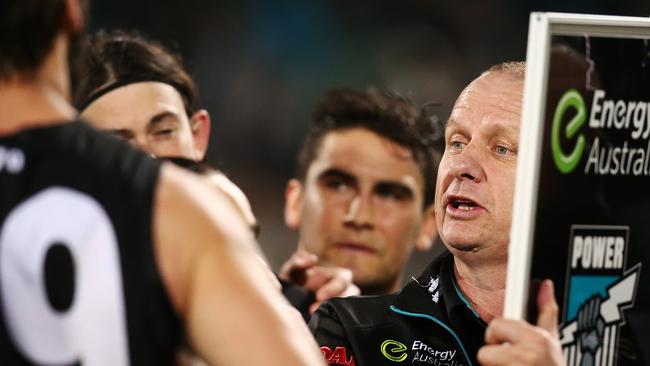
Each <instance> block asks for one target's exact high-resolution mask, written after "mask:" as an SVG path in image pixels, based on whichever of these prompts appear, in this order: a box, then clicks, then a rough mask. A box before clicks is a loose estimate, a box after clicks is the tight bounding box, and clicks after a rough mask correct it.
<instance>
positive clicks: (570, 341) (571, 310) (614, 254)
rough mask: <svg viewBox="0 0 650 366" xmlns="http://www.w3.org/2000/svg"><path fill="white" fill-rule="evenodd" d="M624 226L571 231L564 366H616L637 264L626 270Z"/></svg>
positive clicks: (563, 328)
mask: <svg viewBox="0 0 650 366" xmlns="http://www.w3.org/2000/svg"><path fill="white" fill-rule="evenodd" d="M628 237H629V227H627V226H586V225H573V226H571V235H570V243H569V257H568V265H567V267H568V268H567V276H566V279H567V282H566V286H565V289H566V290H565V291H566V292H565V295H564V299H565V300H564V308H563V324H562V326H561V330H560V343H561V344H562V348H563V350H564V356H565V359H566V362H567V365H568V366H595V365H601V366H615V365H616V362H617V357H616V354H617V351H618V335H619V330H620V328H621V327H622V326H623V325H624V324H625V310H626V309H629V308H631V307H633V306H634V299H635V297H636V289H637V285H638V282H639V276H640V274H641V263H636V264H634V265H632V266H630V268H628V267H627V266H626V258H627V249H628Z"/></svg>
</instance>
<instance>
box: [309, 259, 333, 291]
mask: <svg viewBox="0 0 650 366" xmlns="http://www.w3.org/2000/svg"><path fill="white" fill-rule="evenodd" d="M304 273H305V280H304V281H303V283H302V286H303V287H304V288H306V289H307V290H310V291H312V292H314V293H315V292H318V290H319V289H320V288H321V287H323V285H325V284H326V283H327V282H328V281H330V279H331V274H330V273H329V272H328V271H327V270H326V268H324V267H320V266H314V267H311V268H308V269H307V270H305V272H304Z"/></svg>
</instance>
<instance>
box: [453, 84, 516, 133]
mask: <svg viewBox="0 0 650 366" xmlns="http://www.w3.org/2000/svg"><path fill="white" fill-rule="evenodd" d="M522 93H523V81H519V80H512V79H509V78H504V77H501V78H499V77H496V78H492V79H485V77H481V78H479V79H477V80H475V81H474V82H472V83H471V84H470V85H469V86H468V87H467V88H465V90H463V92H462V93H461V95H460V96H459V97H458V100H457V101H456V103H455V104H454V108H453V109H452V112H451V116H450V117H449V120H448V121H447V124H446V129H449V128H457V127H459V126H465V127H468V125H469V124H480V125H481V126H483V127H485V128H490V129H505V130H511V131H512V132H516V131H518V130H519V123H520V119H521V103H522V97H523V94H522Z"/></svg>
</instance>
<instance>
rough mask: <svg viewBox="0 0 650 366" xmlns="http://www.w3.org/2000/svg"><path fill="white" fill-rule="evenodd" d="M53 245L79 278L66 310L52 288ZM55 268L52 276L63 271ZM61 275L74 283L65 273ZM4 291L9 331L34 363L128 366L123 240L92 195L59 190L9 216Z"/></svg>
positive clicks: (1, 239) (2, 238)
mask: <svg viewBox="0 0 650 366" xmlns="http://www.w3.org/2000/svg"><path fill="white" fill-rule="evenodd" d="M53 247H55V249H56V251H57V252H58V253H59V254H60V253H64V254H66V253H68V254H69V255H67V256H66V255H64V257H66V258H69V259H71V263H72V264H73V265H72V267H71V269H72V272H70V271H68V272H67V273H69V274H70V273H71V274H72V278H73V280H74V281H73V282H72V284H70V285H71V286H68V287H69V288H70V289H71V293H70V295H71V297H70V300H69V301H67V303H66V302H65V301H64V306H63V308H60V309H56V308H55V307H53V305H52V301H51V299H50V298H49V297H48V293H47V289H46V286H47V284H46V282H47V281H46V276H45V267H46V263H45V262H46V256H47V254H48V251H50V249H52V248H53ZM62 248H65V249H67V250H61V249H62ZM54 251H55V250H52V252H54ZM69 262H70V261H69ZM51 266H52V264H50V268H48V272H50V270H52V272H51V273H55V272H56V270H57V269H56V268H52V267H51ZM54 266H55V267H56V264H54ZM68 268H70V267H68ZM56 273H60V274H61V275H62V277H63V278H64V279H65V278H66V276H65V273H66V271H65V268H63V269H62V270H61V271H60V272H56ZM68 278H69V276H68ZM47 280H51V278H48V279H47ZM68 282H69V281H68ZM0 291H1V292H0V293H1V295H2V310H3V314H4V317H5V320H6V321H5V323H6V325H7V328H8V331H9V334H10V336H11V338H12V340H13V343H14V345H15V346H16V347H17V348H18V349H19V350H20V351H21V353H22V354H23V356H24V357H26V358H27V359H28V360H29V361H31V362H34V363H38V364H71V363H77V362H79V363H81V364H83V365H128V363H129V356H128V338H127V331H126V315H125V305H124V295H123V289H122V277H121V270H120V259H119V251H118V246H117V239H116V237H115V232H114V230H113V226H112V224H111V221H110V219H109V218H108V216H107V214H106V212H105V211H104V209H103V208H102V207H101V206H100V205H99V204H98V203H97V201H96V200H95V199H94V198H92V197H91V196H89V195H87V194H84V193H81V192H78V191H74V190H71V189H68V188H62V187H53V188H49V189H46V190H44V191H42V192H40V193H38V194H36V195H34V196H32V197H30V198H29V199H27V200H26V201H24V202H23V203H21V204H20V205H18V206H16V207H15V208H14V209H13V210H12V211H11V212H10V213H9V215H8V216H7V219H6V220H5V222H4V225H3V227H2V230H1V231H0ZM64 297H65V296H64Z"/></svg>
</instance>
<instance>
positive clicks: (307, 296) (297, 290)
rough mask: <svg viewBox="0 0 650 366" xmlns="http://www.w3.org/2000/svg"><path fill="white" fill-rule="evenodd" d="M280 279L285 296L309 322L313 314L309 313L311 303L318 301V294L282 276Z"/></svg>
mask: <svg viewBox="0 0 650 366" xmlns="http://www.w3.org/2000/svg"><path fill="white" fill-rule="evenodd" d="M278 280H280V283H281V284H282V294H283V295H284V297H285V298H286V299H287V301H289V303H290V304H291V306H293V307H294V308H296V310H298V311H299V312H300V315H302V318H303V319H304V320H305V323H307V322H309V319H310V318H311V314H309V305H311V304H313V303H314V302H316V295H315V294H314V293H313V292H312V291H309V290H307V289H306V288H304V287H302V286H300V285H297V284H295V283H292V282H287V281H285V280H282V279H280V278H278Z"/></svg>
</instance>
